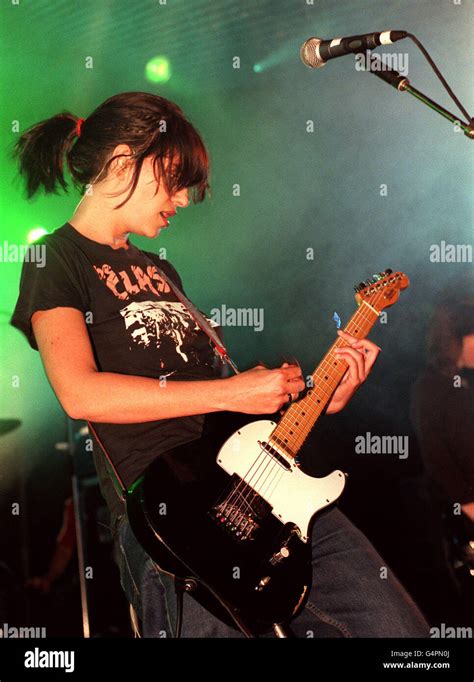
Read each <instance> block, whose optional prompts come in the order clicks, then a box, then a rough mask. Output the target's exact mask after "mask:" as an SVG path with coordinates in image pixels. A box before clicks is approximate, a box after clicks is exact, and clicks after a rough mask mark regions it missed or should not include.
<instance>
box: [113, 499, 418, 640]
mask: <svg viewBox="0 0 474 682" xmlns="http://www.w3.org/2000/svg"><path fill="white" fill-rule="evenodd" d="M115 541H116V551H117V555H118V562H119V566H120V575H121V584H122V587H123V589H124V591H125V594H126V596H127V599H128V601H129V602H130V603H131V604H132V606H133V607H134V608H135V611H136V613H137V615H138V619H139V621H140V625H141V634H142V636H143V637H174V633H175V630H176V594H175V587H174V579H173V577H172V576H170V575H169V574H167V573H165V572H164V571H162V570H161V569H159V568H158V566H157V565H156V564H155V563H154V562H153V561H152V559H151V558H150V557H149V556H148V554H146V552H145V551H144V550H143V549H142V548H141V546H140V545H139V543H138V541H137V540H136V538H135V536H134V535H133V533H132V530H131V528H130V525H129V523H128V521H127V518H126V516H121V517H120V518H119V519H118V520H117V524H116V533H115ZM312 567H313V586H312V590H311V592H310V594H309V597H308V599H307V601H306V605H305V606H304V608H303V610H302V611H301V612H300V613H299V614H298V615H297V616H296V617H295V618H293V620H292V621H291V622H290V624H289V625H290V627H291V631H292V633H293V635H294V636H296V637H298V638H303V637H304V638H310V637H316V638H324V637H429V626H428V624H427V622H426V621H425V619H424V618H423V616H422V615H421V613H420V611H419V610H418V608H417V607H416V606H415V604H414V602H413V600H412V599H411V597H410V596H409V595H408V594H407V592H406V591H405V590H404V588H403V587H402V586H401V584H400V583H399V581H398V580H397V578H396V577H395V576H394V575H393V573H392V572H391V570H390V568H388V567H387V566H386V564H385V562H384V561H383V559H382V558H381V557H380V555H379V554H378V553H377V552H376V551H375V549H374V548H373V546H372V545H371V544H370V542H369V541H368V540H367V538H366V537H365V536H364V535H363V533H361V531H359V530H358V529H357V528H356V527H355V526H354V525H353V524H352V523H351V522H350V521H349V520H348V519H347V517H346V516H344V514H343V513H342V512H341V511H340V510H339V509H338V508H337V507H336V506H333V507H330V508H328V509H326V510H324V511H322V512H320V513H319V514H318V516H317V517H316V520H315V523H314V526H313V534H312ZM243 636H244V635H243V634H242V633H240V632H238V631H236V630H234V629H233V628H231V627H229V626H227V625H225V624H224V623H222V622H221V621H220V620H218V619H217V618H216V617H215V616H213V615H212V614H211V613H209V612H208V611H207V610H206V609H204V607H203V606H201V605H200V604H199V603H198V602H197V601H195V600H194V599H193V598H192V597H191V596H190V595H189V594H187V593H185V594H184V596H183V622H182V630H181V637H186V638H189V637H196V638H197V637H219V638H220V637H243ZM264 636H265V637H275V636H276V635H275V634H273V633H269V634H268V635H264Z"/></svg>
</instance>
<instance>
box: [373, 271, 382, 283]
mask: <svg viewBox="0 0 474 682" xmlns="http://www.w3.org/2000/svg"><path fill="white" fill-rule="evenodd" d="M372 279H373V281H374V282H378V281H379V279H380V273H379V272H376V273H375V275H372Z"/></svg>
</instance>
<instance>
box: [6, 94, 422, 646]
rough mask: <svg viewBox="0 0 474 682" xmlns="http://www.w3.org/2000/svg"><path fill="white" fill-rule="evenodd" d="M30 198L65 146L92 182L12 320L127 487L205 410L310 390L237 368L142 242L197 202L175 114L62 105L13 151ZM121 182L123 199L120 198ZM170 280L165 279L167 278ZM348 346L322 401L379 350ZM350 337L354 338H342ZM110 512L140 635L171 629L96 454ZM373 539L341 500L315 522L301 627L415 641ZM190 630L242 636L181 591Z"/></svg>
mask: <svg viewBox="0 0 474 682" xmlns="http://www.w3.org/2000/svg"><path fill="white" fill-rule="evenodd" d="M15 152H16V155H17V156H18V159H19V166H20V171H21V173H22V174H23V175H24V177H25V179H26V186H27V191H28V197H31V196H33V195H34V193H35V192H36V191H37V190H38V189H39V188H40V187H43V188H44V189H45V191H46V192H53V191H55V189H56V187H57V186H58V185H61V186H63V187H64V188H65V187H66V183H65V180H64V175H63V159H64V157H66V160H67V163H68V167H69V170H70V172H71V175H72V178H73V181H74V182H75V184H79V185H81V186H82V190H83V191H84V190H86V188H87V190H86V191H85V194H84V196H83V199H82V201H81V202H80V204H79V206H78V207H77V209H76V211H75V212H74V214H73V216H72V217H71V218H70V220H69V221H68V222H67V223H66V224H65V225H63V226H62V227H60V228H59V229H57V230H56V231H55V232H54V233H53V234H51V235H48V236H46V237H44V238H42V239H41V240H40V241H39V242H37V243H36V245H38V244H40V245H43V246H44V248H45V249H46V256H47V258H46V267H44V268H39V267H36V266H35V264H34V263H32V262H25V264H24V267H23V273H22V279H21V287H20V297H19V300H18V303H17V306H16V309H15V312H14V315H13V318H12V324H14V325H15V326H16V327H18V328H19V329H20V330H22V331H23V332H24V333H25V334H26V336H27V337H28V339H29V341H30V344H31V345H32V347H33V348H37V349H38V350H39V352H40V354H41V358H42V361H43V364H44V367H45V370H46V373H47V376H48V378H49V381H50V383H51V385H52V387H53V389H54V391H55V393H56V395H57V397H58V399H59V401H60V403H61V405H62V406H63V408H64V410H65V411H66V412H67V414H68V415H69V416H70V417H72V418H73V419H81V420H88V421H90V422H92V424H93V426H94V429H95V430H96V432H97V436H98V438H99V439H100V441H101V442H102V444H103V445H104V446H105V448H106V450H107V451H108V453H109V456H110V457H111V459H112V461H113V465H114V467H116V470H117V474H118V476H119V478H121V479H122V480H123V482H124V485H125V486H127V487H128V486H130V485H131V484H132V482H133V481H134V480H136V479H137V477H139V476H140V475H141V474H142V473H143V471H144V470H145V468H146V467H147V466H148V465H149V464H150V462H151V461H152V460H153V459H154V458H155V457H157V456H158V455H159V454H160V453H161V452H163V451H165V450H169V449H170V448H171V447H173V446H175V445H177V444H179V443H184V442H187V441H190V440H193V439H194V438H196V437H198V436H199V434H200V427H201V426H202V423H203V415H204V414H206V413H211V412H217V411H221V410H231V411H236V412H245V413H248V414H271V413H274V412H276V411H277V410H278V409H280V408H281V407H282V405H284V404H285V403H287V402H288V398H290V399H292V400H294V399H296V398H297V397H298V395H299V393H300V391H302V390H303V389H304V387H305V384H304V381H303V377H302V375H301V371H300V369H299V367H297V366H289V365H288V364H287V363H284V364H283V365H282V367H280V368H276V369H268V368H266V367H263V366H261V365H260V366H257V367H253V368H252V369H250V370H248V371H245V372H242V373H240V374H237V375H235V376H231V377H223V376H222V367H221V366H220V363H216V356H215V354H214V352H213V348H212V347H211V344H210V342H209V338H208V336H207V335H206V334H205V333H204V332H203V331H202V330H200V329H199V328H198V327H197V325H196V324H195V323H194V321H193V320H192V317H190V315H189V312H188V311H187V310H186V308H185V307H184V306H183V304H182V303H181V302H180V301H179V297H178V296H177V295H176V293H175V291H174V289H173V286H172V284H173V283H174V285H176V286H177V287H178V288H179V289H180V290H181V291H182V290H183V287H182V283H181V279H180V277H179V275H178V273H177V272H176V270H175V269H174V268H173V266H172V265H171V263H169V261H167V260H163V259H160V258H158V256H157V255H156V254H154V253H152V252H145V251H141V250H139V249H137V248H136V247H135V246H133V244H132V243H131V242H130V241H129V234H130V233H133V234H137V235H141V236H145V237H149V238H155V237H157V236H158V235H159V233H160V232H161V230H162V229H163V228H165V227H167V225H168V219H169V217H170V216H172V215H174V214H175V213H176V211H177V209H178V208H181V209H182V208H185V207H186V206H188V202H189V196H188V192H189V191H192V192H193V199H194V201H195V202H196V201H202V200H203V199H204V198H205V195H206V191H207V190H208V189H209V185H208V155H207V152H206V148H205V146H204V143H203V141H202V139H201V137H200V135H199V134H198V132H197V131H196V129H195V128H194V127H193V126H192V125H191V123H190V122H189V121H188V120H187V119H186V118H185V116H184V114H183V112H182V111H181V109H179V107H177V106H176V105H175V104H173V103H172V102H169V101H168V100H166V99H164V98H162V97H159V96H157V95H153V94H149V93H144V92H126V93H122V94H119V95H116V96H114V97H111V98H110V99H108V100H107V101H105V102H104V103H103V104H101V105H100V106H99V107H98V108H97V109H96V110H95V111H94V112H93V113H92V114H91V115H90V116H89V117H88V118H87V119H86V120H82V119H79V120H77V119H76V117H75V116H73V115H72V114H69V113H68V112H66V113H62V114H59V115H57V116H53V117H52V118H50V119H48V120H46V121H42V122H41V123H38V124H37V125H35V126H33V127H32V128H30V129H29V130H27V131H26V132H25V133H24V134H23V135H22V136H21V137H20V139H19V141H18V143H17V145H16V149H15ZM126 191H128V195H127V196H126V197H125V198H124V199H123V200H122V201H120V203H117V201H116V199H115V197H117V196H120V197H121V198H122V196H123V194H124V193H125V192H126ZM170 280H171V283H170ZM340 334H341V336H342V338H343V339H344V340H345V341H347V343H348V346H347V347H346V348H344V349H341V350H340V356H341V358H343V359H344V360H345V361H347V363H348V371H347V373H346V376H345V377H344V380H343V381H342V383H341V384H340V385H339V387H338V388H337V390H336V392H335V393H334V395H333V397H332V400H331V401H330V403H329V405H328V409H327V413H328V414H331V413H334V412H338V411H339V410H341V409H342V408H343V407H344V406H345V405H346V404H347V402H348V401H349V399H350V398H351V396H352V395H353V393H354V392H355V390H356V389H357V388H358V386H359V385H360V384H361V383H362V382H363V381H365V379H366V378H367V375H368V373H369V372H370V370H371V368H372V366H373V364H374V362H375V360H376V357H377V355H378V352H379V350H380V349H378V348H377V347H376V346H375V345H374V344H373V343H371V342H370V341H367V340H363V341H356V339H355V338H353V337H351V336H349V335H348V334H344V333H343V332H340ZM349 344H350V345H349ZM95 458H96V463H97V467H98V470H99V475H100V477H101V481H102V489H103V492H104V495H105V497H106V499H107V502H108V505H109V507H110V510H111V513H112V517H113V519H114V526H115V533H116V535H115V537H116V541H117V546H118V550H119V564H120V569H121V582H122V586H123V587H124V590H125V592H126V594H127V597H128V599H129V601H130V603H131V604H132V605H133V606H134V607H135V610H136V613H137V615H138V618H139V624H140V628H141V631H142V634H143V635H144V636H145V637H160V636H173V634H174V632H175V628H176V608H175V592H174V582H173V579H172V577H171V576H169V575H168V574H166V573H164V572H163V571H161V570H160V568H159V567H158V566H157V565H156V564H155V563H154V562H153V561H152V560H151V559H150V557H148V556H147V555H146V553H145V552H144V550H143V549H142V548H141V547H140V545H139V544H138V542H137V541H136V539H135V538H134V536H133V534H132V532H131V530H130V526H129V524H128V521H127V518H126V514H125V513H124V510H123V506H122V505H121V502H120V500H119V499H118V498H117V497H114V489H113V486H112V485H111V481H112V478H113V476H112V474H111V471H110V467H109V468H107V467H106V466H104V460H103V459H102V456H101V455H100V454H99V453H98V452H96V453H95ZM382 567H384V562H383V560H382V559H381V558H380V557H379V556H378V555H377V553H376V552H375V550H374V549H373V547H372V546H371V545H370V544H369V542H368V541H367V539H366V538H365V537H364V536H363V535H362V534H361V533H360V531H358V530H357V529H356V528H354V527H353V526H352V525H351V523H350V522H349V521H348V520H347V519H346V518H345V517H344V516H343V515H342V514H341V512H340V511H339V510H338V509H336V508H334V507H333V508H332V509H327V510H325V511H324V512H322V513H321V514H320V515H319V516H318V519H317V521H316V523H315V524H314V532H313V568H314V587H313V591H312V594H311V595H310V598H309V600H308V602H307V605H306V607H305V608H304V610H303V612H302V613H301V614H300V615H299V616H298V617H297V618H296V619H294V621H293V623H292V630H293V632H294V633H295V634H296V635H297V636H298V637H310V636H314V637H333V636H334V637H370V636H379V637H390V636H394V637H398V636H400V637H417V636H427V634H428V630H427V625H426V623H425V621H424V619H423V617H422V616H421V614H420V613H419V611H418V610H417V608H416V607H415V605H414V604H413V602H412V601H411V599H410V597H409V596H408V595H407V594H406V592H405V591H404V590H403V588H402V587H401V585H400V584H399V583H398V581H397V580H396V578H395V577H394V576H393V575H391V573H390V572H389V574H388V578H387V579H382V578H381V577H380V576H381V574H382V575H383V571H382V572H381V568H382ZM182 636H184V637H199V636H213V637H232V636H239V633H237V632H236V631H234V630H232V629H231V628H229V627H227V626H226V625H224V624H223V623H221V622H220V621H218V620H217V619H216V618H215V617H213V616H212V615H211V614H210V613H208V612H207V611H205V610H204V609H203V608H202V607H201V606H200V605H199V604H198V603H197V602H195V601H194V600H193V599H192V598H191V597H190V596H189V595H185V601H184V621H183V629H182Z"/></svg>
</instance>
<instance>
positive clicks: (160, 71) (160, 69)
mask: <svg viewBox="0 0 474 682" xmlns="http://www.w3.org/2000/svg"><path fill="white" fill-rule="evenodd" d="M145 76H146V78H147V80H149V81H150V82H151V83H166V82H168V81H169V79H170V78H171V64H170V61H169V59H167V58H166V57H153V59H150V61H149V62H148V63H147V65H146V66H145Z"/></svg>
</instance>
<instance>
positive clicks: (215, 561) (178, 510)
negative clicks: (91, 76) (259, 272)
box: [127, 270, 409, 635]
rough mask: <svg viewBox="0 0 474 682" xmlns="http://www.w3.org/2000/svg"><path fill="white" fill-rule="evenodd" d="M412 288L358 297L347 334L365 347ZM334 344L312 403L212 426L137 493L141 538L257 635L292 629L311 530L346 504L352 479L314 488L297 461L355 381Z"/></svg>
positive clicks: (306, 581) (329, 479)
mask: <svg viewBox="0 0 474 682" xmlns="http://www.w3.org/2000/svg"><path fill="white" fill-rule="evenodd" d="M408 285H409V281H408V278H407V277H406V275H404V274H403V273H401V272H396V273H392V271H391V270H385V272H383V273H379V274H378V275H374V277H373V279H371V280H368V281H367V282H362V283H361V284H359V285H358V286H357V287H355V290H356V296H355V298H356V301H357V303H358V309H357V310H356V312H355V313H354V315H353V316H352V318H351V319H350V321H349V323H348V324H347V325H346V327H345V331H347V332H348V333H349V334H351V335H352V336H354V337H356V338H357V339H363V338H365V337H366V336H367V334H368V332H369V331H370V329H371V328H372V326H373V325H374V323H375V322H376V321H377V319H378V317H379V314H380V312H381V311H382V310H383V309H384V308H387V307H389V306H391V305H393V304H394V303H395V302H396V301H397V299H398V297H399V295H400V290H402V289H405V288H406V287H407V286H408ZM345 345H347V344H346V342H345V341H343V340H342V339H341V338H340V337H338V338H337V340H336V341H335V342H334V343H333V345H332V346H331V348H330V349H329V351H328V353H327V354H326V355H325V356H324V358H323V360H322V361H321V363H320V364H319V365H318V367H317V368H316V370H315V371H314V373H313V375H312V381H311V382H310V384H311V387H310V388H308V390H307V391H306V392H305V395H304V397H301V398H299V399H298V400H297V401H295V402H293V403H291V405H290V406H289V407H288V408H287V409H286V410H285V411H281V412H280V413H279V414H278V415H276V414H275V415H269V416H268V418H265V417H266V416H264V417H263V418H262V415H253V417H252V415H248V414H240V413H235V412H216V413H210V414H207V415H205V422H204V427H203V432H202V436H201V438H200V439H198V440H194V441H192V442H190V443H186V444H185V445H181V446H179V447H176V448H173V449H172V450H169V451H167V452H165V453H164V454H163V455H160V456H159V457H157V458H156V459H155V460H154V461H153V462H152V464H151V465H150V466H149V467H148V469H147V470H146V472H145V474H144V475H143V476H142V477H141V478H140V479H138V481H136V482H135V483H134V485H133V486H132V487H131V488H130V489H129V491H128V493H127V513H128V518H129V522H130V525H131V527H132V530H133V532H134V534H135V535H136V537H137V539H138V540H139V542H140V543H141V544H142V546H143V547H144V549H145V550H146V551H147V552H148V554H149V555H150V556H151V558H152V559H153V560H154V561H155V562H156V563H157V564H158V566H159V567H160V568H161V569H162V570H163V571H166V572H169V573H170V574H172V575H175V576H177V577H178V578H181V579H183V580H184V584H185V586H186V589H187V590H189V591H191V594H192V596H193V597H194V598H195V599H197V600H198V601H199V602H200V603H201V604H202V605H203V606H204V607H205V608H206V609H207V610H209V611H210V612H211V613H213V614H214V615H215V616H217V617H218V618H220V619H221V620H222V621H224V622H225V623H227V624H229V625H231V626H233V627H239V628H240V629H241V630H243V631H244V632H246V633H250V634H253V635H258V634H262V633H264V632H267V631H269V630H270V629H271V628H272V627H274V625H275V624H283V623H286V622H287V621H289V620H290V619H291V618H292V617H294V616H295V615H296V614H297V613H298V612H299V611H300V609H301V608H302V606H303V604H304V601H305V598H306V597H307V595H308V594H309V591H310V588H311V574H312V572H311V522H312V519H313V517H314V515H315V514H316V512H318V511H319V510H321V509H323V508H324V507H327V506H328V505H330V504H331V503H332V502H334V501H335V500H337V498H338V497H339V496H340V495H341V493H342V490H343V488H344V485H345V475H344V473H343V472H342V471H333V472H332V473H331V474H329V475H327V476H324V477H321V478H315V477H311V476H308V475H307V474H305V473H304V472H303V471H302V469H301V468H300V462H299V459H298V454H299V453H300V450H301V448H302V446H303V444H304V442H305V440H306V438H307V436H308V434H309V433H310V431H311V429H312V428H313V426H314V424H315V423H316V421H317V419H318V418H319V416H320V415H321V413H322V412H323V410H324V408H325V406H326V405H327V403H328V402H329V400H330V398H331V396H332V394H333V393H334V391H335V389H336V387H337V386H338V384H339V382H340V381H341V379H342V377H343V376H344V374H345V372H346V370H347V363H346V362H345V361H344V360H342V359H341V358H339V357H338V356H337V355H335V354H334V352H333V351H334V349H335V348H338V347H342V346H345Z"/></svg>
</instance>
